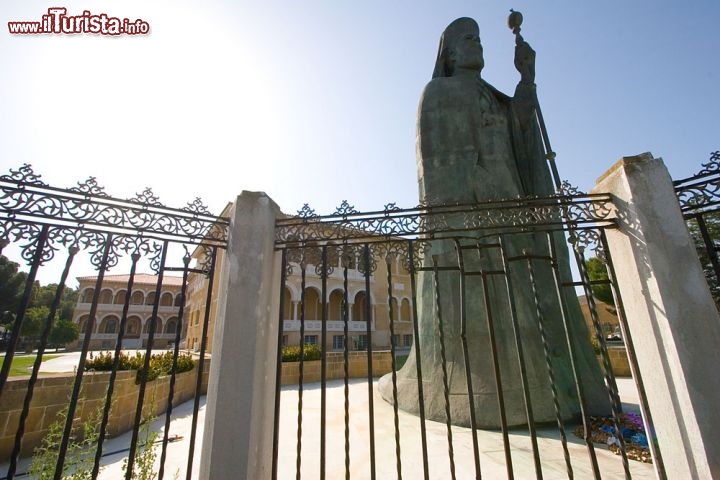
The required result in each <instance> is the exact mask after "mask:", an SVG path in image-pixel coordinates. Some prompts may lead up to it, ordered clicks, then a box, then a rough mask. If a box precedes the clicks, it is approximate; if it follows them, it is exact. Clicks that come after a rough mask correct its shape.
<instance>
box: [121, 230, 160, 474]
mask: <svg viewBox="0 0 720 480" xmlns="http://www.w3.org/2000/svg"><path fill="white" fill-rule="evenodd" d="M167 250H168V241H167V240H165V241H164V242H163V246H162V254H161V258H160V268H159V269H158V278H157V283H156V284H155V303H154V305H153V309H152V316H151V317H150V325H149V328H148V339H147V347H146V348H145V362H144V364H143V369H142V373H141V374H140V388H139V390H138V400H137V406H136V408H135V422H134V425H133V431H132V438H131V440H130V451H129V452H128V461H127V470H126V472H125V479H126V480H132V478H133V466H134V463H135V453H136V451H137V443H138V435H139V434H140V425H141V424H142V423H143V418H142V410H143V404H144V403H145V389H146V387H147V382H148V375H149V374H150V357H151V356H152V347H153V342H154V340H155V327H156V325H157V317H158V309H159V308H160V297H161V295H162V283H163V274H164V273H165V261H166V259H167ZM152 409H154V405H151V410H152ZM153 414H154V412H152V411H151V413H150V415H153Z"/></svg>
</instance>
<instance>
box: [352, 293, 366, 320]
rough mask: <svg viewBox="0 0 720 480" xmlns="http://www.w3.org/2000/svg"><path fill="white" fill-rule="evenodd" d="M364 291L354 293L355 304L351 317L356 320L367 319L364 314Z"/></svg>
mask: <svg viewBox="0 0 720 480" xmlns="http://www.w3.org/2000/svg"><path fill="white" fill-rule="evenodd" d="M365 299H366V295H365V292H358V293H356V294H355V304H354V305H353V307H352V309H353V310H352V319H353V320H355V321H358V322H363V321H365V320H367V318H365V317H366V315H365Z"/></svg>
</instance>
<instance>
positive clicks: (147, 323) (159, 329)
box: [143, 318, 163, 333]
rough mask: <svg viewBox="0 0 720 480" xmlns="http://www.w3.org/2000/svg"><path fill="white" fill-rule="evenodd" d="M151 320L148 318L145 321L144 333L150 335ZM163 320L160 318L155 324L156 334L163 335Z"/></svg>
mask: <svg viewBox="0 0 720 480" xmlns="http://www.w3.org/2000/svg"><path fill="white" fill-rule="evenodd" d="M150 320H151V319H150V318H148V319H147V320H146V321H145V325H143V333H148V332H149V331H150ZM162 326H163V323H162V319H160V318H158V319H157V323H156V324H155V333H162Z"/></svg>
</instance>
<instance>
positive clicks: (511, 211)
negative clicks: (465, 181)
mask: <svg viewBox="0 0 720 480" xmlns="http://www.w3.org/2000/svg"><path fill="white" fill-rule="evenodd" d="M612 211H613V210H612V202H611V198H610V196H609V195H587V194H584V193H581V192H578V191H577V189H575V188H574V187H572V186H571V185H569V184H567V183H566V184H564V190H563V192H562V194H557V195H551V196H549V197H527V198H515V199H510V200H500V201H488V202H482V203H477V204H472V205H460V204H453V205H438V204H421V205H420V206H418V207H415V208H411V209H401V208H398V207H397V206H396V205H395V204H394V203H389V204H386V205H385V208H384V209H383V210H382V211H380V212H370V213H362V212H358V211H357V210H356V209H355V208H354V207H353V206H352V205H350V204H349V203H348V202H347V201H343V202H342V204H341V205H340V206H339V207H338V208H337V209H336V210H335V212H334V213H333V214H331V215H326V216H320V215H317V214H316V213H315V211H314V210H312V209H311V208H310V207H309V206H308V205H307V204H305V205H304V206H303V208H302V209H301V210H300V211H298V215H297V216H294V217H288V218H283V219H279V220H278V221H277V223H276V229H275V243H276V245H277V246H278V247H282V246H291V245H298V244H304V245H308V244H312V243H318V244H322V243H325V242H329V241H338V240H339V241H343V242H347V243H364V242H369V243H376V242H386V241H392V240H398V239H415V238H418V237H419V236H422V237H423V238H434V237H435V236H436V235H437V234H448V233H449V232H455V233H460V232H463V231H467V232H471V231H473V230H478V229H497V230H503V231H505V230H512V229H516V230H517V229H521V230H523V231H525V230H527V229H529V228H534V227H543V228H550V229H565V230H567V229H571V228H575V227H576V226H577V225H581V224H594V223H604V224H610V223H612V222H613V218H612Z"/></svg>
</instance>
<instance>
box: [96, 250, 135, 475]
mask: <svg viewBox="0 0 720 480" xmlns="http://www.w3.org/2000/svg"><path fill="white" fill-rule="evenodd" d="M131 259H132V263H131V265H130V277H129V278H128V283H127V290H126V292H125V301H124V302H123V311H122V318H121V320H120V329H119V331H118V336H117V342H116V343H115V356H114V357H113V364H112V369H111V370H110V378H109V379H108V389H107V392H106V394H105V405H104V407H103V416H102V420H101V421H100V431H99V433H98V445H97V449H96V450H95V460H94V463H93V470H92V478H97V476H98V474H99V473H100V460H101V459H102V451H103V443H104V442H105V435H106V431H107V424H108V422H109V421H110V408H111V407H112V395H113V391H114V390H115V378H116V376H117V370H118V366H119V365H120V353H121V351H122V340H123V336H124V335H125V328H126V325H127V318H128V311H129V310H130V297H131V296H132V294H133V286H134V284H135V271H136V269H137V262H138V260H140V254H138V253H134V254H132V256H131Z"/></svg>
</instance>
